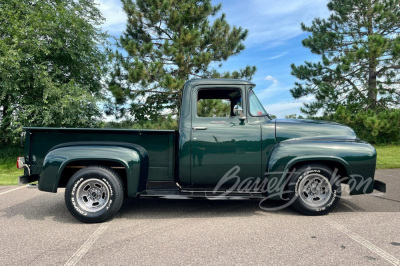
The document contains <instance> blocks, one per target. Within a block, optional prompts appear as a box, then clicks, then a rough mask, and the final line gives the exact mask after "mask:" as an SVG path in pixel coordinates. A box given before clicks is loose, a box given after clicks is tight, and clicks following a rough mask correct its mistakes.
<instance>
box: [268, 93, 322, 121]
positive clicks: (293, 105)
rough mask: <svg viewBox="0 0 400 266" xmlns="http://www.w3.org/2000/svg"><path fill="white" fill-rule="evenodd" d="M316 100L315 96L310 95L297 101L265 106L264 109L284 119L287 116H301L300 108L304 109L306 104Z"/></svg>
mask: <svg viewBox="0 0 400 266" xmlns="http://www.w3.org/2000/svg"><path fill="white" fill-rule="evenodd" d="M314 99H315V98H314V96H313V95H309V96H304V97H302V98H300V99H297V100H287V101H281V102H279V103H273V104H267V105H264V108H265V110H267V112H268V113H270V114H273V115H276V116H277V117H278V118H284V117H285V116H286V115H291V114H298V115H300V114H301V112H300V107H302V106H303V104H304V103H309V102H312V101H313V100H314ZM303 116H304V115H303Z"/></svg>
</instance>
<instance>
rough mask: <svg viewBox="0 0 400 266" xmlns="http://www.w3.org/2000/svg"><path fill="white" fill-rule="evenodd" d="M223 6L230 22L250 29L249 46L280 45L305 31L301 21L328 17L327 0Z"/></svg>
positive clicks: (251, 0) (263, 0)
mask: <svg viewBox="0 0 400 266" xmlns="http://www.w3.org/2000/svg"><path fill="white" fill-rule="evenodd" d="M243 3H244V2H243V1H237V2H233V1H232V2H229V5H228V4H225V5H223V7H222V11H223V12H225V13H227V19H228V22H230V23H232V24H233V25H237V26H242V27H244V28H246V29H248V30H249V36H248V38H247V40H246V45H247V46H248V47H251V46H254V45H261V44H262V45H263V46H264V47H267V48H268V47H274V46H279V45H281V44H282V43H283V42H285V41H287V40H289V39H291V38H294V37H296V36H298V35H300V34H301V33H302V30H301V28H300V23H301V22H304V23H305V24H306V25H309V24H310V23H311V21H312V20H313V19H314V18H316V17H320V18H326V17H328V15H329V10H328V8H327V7H326V4H327V1H326V0H297V1H275V0H274V1H272V0H248V1H246V4H243Z"/></svg>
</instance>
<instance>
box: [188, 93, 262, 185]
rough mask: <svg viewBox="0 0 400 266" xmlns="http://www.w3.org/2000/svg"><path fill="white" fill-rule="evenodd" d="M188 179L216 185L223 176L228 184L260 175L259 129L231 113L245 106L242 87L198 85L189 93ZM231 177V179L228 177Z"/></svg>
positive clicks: (225, 183)
mask: <svg viewBox="0 0 400 266" xmlns="http://www.w3.org/2000/svg"><path fill="white" fill-rule="evenodd" d="M192 93H193V94H195V95H192V98H191V99H192V101H193V102H192V129H191V132H192V133H191V155H192V158H191V182H192V184H193V185H194V186H204V185H214V186H215V185H216V184H218V182H220V180H221V179H222V178H223V177H224V176H225V179H227V181H226V182H224V185H226V186H229V187H230V186H231V185H232V184H234V183H235V182H237V181H238V180H239V181H240V180H244V179H245V178H248V177H254V179H256V178H257V177H260V178H261V177H262V176H261V173H262V170H261V129H260V125H250V124H248V123H247V120H244V121H241V120H239V118H238V117H236V116H235V114H234V112H233V109H234V106H236V105H237V106H240V107H242V109H243V110H247V109H246V106H245V105H246V101H243V99H245V86H230V87H226V86H213V87H202V86H199V87H198V88H196V89H195V90H193V92H192ZM229 177H231V178H229Z"/></svg>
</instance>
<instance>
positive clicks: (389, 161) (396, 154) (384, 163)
mask: <svg viewBox="0 0 400 266" xmlns="http://www.w3.org/2000/svg"><path fill="white" fill-rule="evenodd" d="M375 149H376V152H377V153H378V160H377V162H376V168H378V169H388V168H400V145H390V146H375Z"/></svg>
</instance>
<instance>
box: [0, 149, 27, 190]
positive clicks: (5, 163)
mask: <svg viewBox="0 0 400 266" xmlns="http://www.w3.org/2000/svg"><path fill="white" fill-rule="evenodd" d="M23 155H24V151H23V149H22V148H20V147H18V146H6V147H0V185H17V184H18V177H19V176H21V175H23V174H24V171H23V170H22V169H17V166H16V162H17V157H18V156H23Z"/></svg>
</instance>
